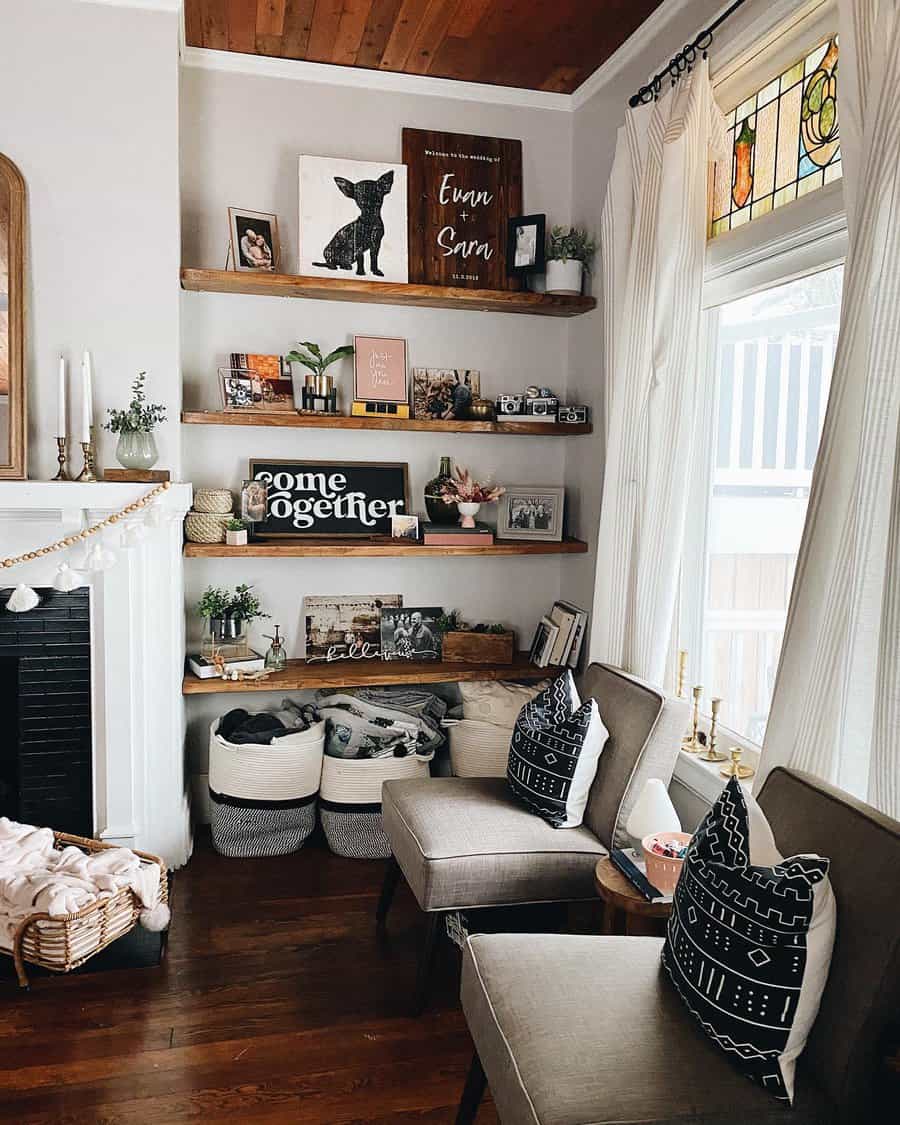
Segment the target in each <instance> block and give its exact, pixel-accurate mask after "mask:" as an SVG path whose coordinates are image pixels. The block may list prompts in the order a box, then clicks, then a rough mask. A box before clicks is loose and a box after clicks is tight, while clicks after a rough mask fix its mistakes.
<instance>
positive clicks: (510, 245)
mask: <svg viewBox="0 0 900 1125" xmlns="http://www.w3.org/2000/svg"><path fill="white" fill-rule="evenodd" d="M520 227H533V228H534V232H535V233H534V256H533V258H531V259H530V260H529V261H528V262H527V263H526V264H525V265H516V248H517V243H518V233H519V229H520ZM546 241H547V216H546V215H515V216H513V218H511V219H509V220H508V222H507V225H506V272H507V273H508V274H510V275H511V276H513V277H525V276H526V275H527V274H530V273H543V272H544V270H545V269H546V265H547V246H546Z"/></svg>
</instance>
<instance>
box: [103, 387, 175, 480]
mask: <svg viewBox="0 0 900 1125" xmlns="http://www.w3.org/2000/svg"><path fill="white" fill-rule="evenodd" d="M146 378H147V372H146V371H142V372H141V373H140V375H138V377H137V378H136V379H135V381H134V382H133V383H132V384H131V402H130V403H129V405H128V409H127V410H113V409H112V408H110V409H108V410H107V414H108V415H109V421H107V422H105V423H104V426H103V428H104V430H109V432H110V433H111V434H118V435H119V441H118V443H117V445H116V460H117V461H118V462H119V464H120V465H122V466H123V467H124V468H126V469H152V468H153V466H154V465H155V464H156V459H157V458H158V457H159V452H158V450H157V448H156V439H155V438H154V436H153V431H154V430H155V429H156V427H157V426H158V425H159V424H160V423H161V422H165V420H166V408H165V407H164V406H161V405H160V404H159V403H152V402H147V395H146V393H145V391H144V381H145V380H146Z"/></svg>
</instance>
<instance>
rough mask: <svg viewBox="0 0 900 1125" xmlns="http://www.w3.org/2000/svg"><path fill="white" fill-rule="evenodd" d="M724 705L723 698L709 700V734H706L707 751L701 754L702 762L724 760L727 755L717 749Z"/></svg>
mask: <svg viewBox="0 0 900 1125" xmlns="http://www.w3.org/2000/svg"><path fill="white" fill-rule="evenodd" d="M721 706H722V700H721V699H711V700H710V701H709V714H710V719H709V734H708V735H707V736H706V753H705V754H701V755H700V761H701V762H724V761H725V755H724V754H720V753H719V751H718V750H717V749H716V735H717V727H718V725H719V708H720V707H721Z"/></svg>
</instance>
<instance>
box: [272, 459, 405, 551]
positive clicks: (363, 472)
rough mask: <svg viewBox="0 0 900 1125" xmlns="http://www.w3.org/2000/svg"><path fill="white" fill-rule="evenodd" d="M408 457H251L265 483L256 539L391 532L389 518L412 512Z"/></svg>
mask: <svg viewBox="0 0 900 1125" xmlns="http://www.w3.org/2000/svg"><path fill="white" fill-rule="evenodd" d="M408 468H409V467H408V465H407V464H406V462H399V461H398V462H393V461H267V460H262V459H260V460H254V461H251V462H250V478H251V479H252V480H258V481H263V482H264V483H265V484H266V486H267V492H268V497H267V512H266V518H265V519H264V520H263V521H262V522H261V523H257V524H255V525H254V528H253V537H254V539H279V538H280V539H304V538H309V537H310V536H320V537H325V538H329V539H331V538H357V539H358V538H362V537H367V538H368V537H371V536H373V535H390V534H391V517H392V516H402V515H407V514H408V513H409V478H408Z"/></svg>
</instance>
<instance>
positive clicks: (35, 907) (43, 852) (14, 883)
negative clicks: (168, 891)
mask: <svg viewBox="0 0 900 1125" xmlns="http://www.w3.org/2000/svg"><path fill="white" fill-rule="evenodd" d="M160 877H161V872H160V869H159V867H158V866H157V865H156V864H155V863H142V862H141V860H140V857H139V856H137V855H135V853H134V852H133V851H131V850H130V849H129V848H104V849H103V850H102V851H99V852H93V853H91V854H86V853H85V852H83V851H82V850H81V849H80V848H76V847H74V846H69V847H66V848H63V849H62V850H58V849H57V848H55V847H54V846H53V832H52V831H51V830H50V829H49V828H34V827H33V826H32V825H30V824H17V823H16V821H14V820H8V819H7V818H6V817H0V947H2V948H5V949H7V950H9V949H12V946H13V941H14V938H15V933H16V930H17V929H18V927H19V925H20V924H21V923H22V922H23V921H24V920H25V919H26V918H27V917H28V916H29V915H30V914H49V915H50V916H51V918H63V917H65V916H66V915H67V914H74V913H75V912H76V911H79V910H84V909H85V907H88V906H91V905H93V903H95V902H97V900H98V899H101V898H109V897H110V896H111V895H113V894H115V893H116V891H118V890H120V889H121V888H122V887H128V888H129V889H130V890H132V891H133V892H134V893H135V894H136V895H137V897H138V899H139V900H140V902H141V904H142V906H143V907H144V909H145V910H152V909H153V908H154V906H155V905H156V900H157V897H158V895H159V883H160Z"/></svg>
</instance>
